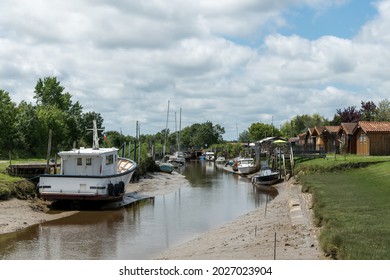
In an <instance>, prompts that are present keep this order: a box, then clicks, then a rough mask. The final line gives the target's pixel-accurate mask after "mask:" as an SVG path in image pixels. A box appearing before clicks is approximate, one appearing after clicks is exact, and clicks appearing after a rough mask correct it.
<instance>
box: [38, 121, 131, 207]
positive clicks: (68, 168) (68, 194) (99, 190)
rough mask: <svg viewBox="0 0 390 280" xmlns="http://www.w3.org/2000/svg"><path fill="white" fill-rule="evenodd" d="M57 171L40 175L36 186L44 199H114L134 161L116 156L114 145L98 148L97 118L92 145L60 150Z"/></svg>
mask: <svg viewBox="0 0 390 280" xmlns="http://www.w3.org/2000/svg"><path fill="white" fill-rule="evenodd" d="M58 155H59V156H60V158H61V170H60V173H59V174H43V175H40V177H39V182H38V185H37V189H38V192H39V195H40V197H41V198H43V199H46V200H83V201H84V200H89V201H103V202H104V201H107V202H109V201H116V200H121V199H122V198H123V196H124V194H125V193H126V189H127V185H128V184H129V181H130V179H131V177H132V175H133V173H134V171H135V169H136V167H137V164H136V163H135V162H134V161H132V160H130V159H126V158H120V157H119V156H118V149H117V148H99V139H98V134H97V127H96V121H94V122H93V145H92V148H83V147H80V148H79V149H73V150H71V151H63V152H59V153H58Z"/></svg>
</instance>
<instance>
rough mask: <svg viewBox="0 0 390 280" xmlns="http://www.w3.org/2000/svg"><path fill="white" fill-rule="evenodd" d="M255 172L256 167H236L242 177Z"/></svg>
mask: <svg viewBox="0 0 390 280" xmlns="http://www.w3.org/2000/svg"><path fill="white" fill-rule="evenodd" d="M256 170H257V169H256V166H238V171H239V172H240V173H241V174H243V175H247V174H252V173H255V172H256Z"/></svg>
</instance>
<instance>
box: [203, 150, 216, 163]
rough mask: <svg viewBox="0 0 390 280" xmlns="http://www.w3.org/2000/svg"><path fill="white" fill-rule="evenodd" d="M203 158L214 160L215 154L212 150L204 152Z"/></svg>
mask: <svg viewBox="0 0 390 280" xmlns="http://www.w3.org/2000/svg"><path fill="white" fill-rule="evenodd" d="M204 159H205V160H207V161H214V160H215V154H214V152H210V151H208V152H205V153H204Z"/></svg>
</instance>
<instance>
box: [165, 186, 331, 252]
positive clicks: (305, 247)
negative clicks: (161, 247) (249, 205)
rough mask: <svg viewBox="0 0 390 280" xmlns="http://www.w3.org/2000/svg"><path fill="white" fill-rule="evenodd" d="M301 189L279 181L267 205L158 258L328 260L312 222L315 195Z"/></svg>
mask: <svg viewBox="0 0 390 280" xmlns="http://www.w3.org/2000/svg"><path fill="white" fill-rule="evenodd" d="M300 188H301V187H300V186H299V185H296V184H294V181H293V180H290V181H288V182H284V183H281V184H278V185H277V189H278V191H279V195H278V196H277V197H276V198H275V199H274V200H273V201H271V202H270V203H269V204H268V205H267V206H264V207H260V208H258V209H256V210H254V211H252V212H250V213H248V214H246V215H243V216H241V217H239V218H238V219H236V220H234V221H232V222H230V223H228V224H225V225H223V226H221V227H218V228H214V229H212V230H210V231H209V232H207V233H205V234H203V235H201V236H199V237H198V238H196V239H194V240H191V241H189V242H187V243H185V244H182V245H180V246H178V247H175V248H173V249H171V250H168V251H167V252H164V253H163V254H161V256H159V257H158V259H180V260H191V259H192V260H211V259H215V260H224V259H226V260H228V259H231V260H253V259H268V260H272V259H274V258H275V259H284V260H300V259H301V260H318V259H324V254H323V252H322V251H321V249H320V248H319V245H318V242H317V233H318V229H317V228H316V227H315V226H314V225H313V224H312V211H311V210H310V206H311V196H310V195H309V194H303V193H301V189H300ZM275 234H276V239H275ZM275 240H276V242H275ZM275 244H276V246H275Z"/></svg>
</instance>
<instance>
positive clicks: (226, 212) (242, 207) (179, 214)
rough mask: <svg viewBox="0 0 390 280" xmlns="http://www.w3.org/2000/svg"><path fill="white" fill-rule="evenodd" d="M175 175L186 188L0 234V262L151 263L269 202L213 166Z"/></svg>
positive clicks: (190, 167)
mask: <svg viewBox="0 0 390 280" xmlns="http://www.w3.org/2000/svg"><path fill="white" fill-rule="evenodd" d="M181 173H182V174H183V175H185V176H186V178H187V179H188V181H189V183H190V184H189V185H188V186H185V187H181V188H179V189H177V190H176V191H174V192H172V193H169V194H166V195H161V196H156V197H154V198H151V199H145V200H141V201H138V202H135V203H133V204H132V205H131V206H129V207H126V208H120V209H117V210H105V211H93V210H85V211H80V212H79V213H77V214H75V215H73V216H70V217H66V218H62V219H59V220H54V221H50V222H45V223H42V224H40V225H36V226H31V227H29V228H27V229H25V230H22V231H19V232H17V233H11V234H5V235H1V236H0V258H1V259H27V260H28V259H92V260H93V259H107V260H109V259H152V258H154V257H156V256H157V255H158V254H160V253H162V252H163V251H164V250H166V249H169V248H172V247H174V246H176V245H178V244H180V243H183V242H186V241H188V240H190V239H193V238H195V237H196V236H198V235H199V234H202V233H204V232H206V231H208V230H209V229H211V228H213V227H216V226H219V225H222V224H224V223H226V222H229V221H231V220H233V219H235V218H237V217H238V216H241V215H243V214H245V213H247V212H249V211H251V210H254V209H255V208H257V207H259V206H261V205H265V204H266V203H267V202H269V201H270V200H271V199H272V197H271V196H268V195H267V194H264V193H261V192H259V191H256V189H254V188H253V187H252V184H251V182H250V180H248V179H247V178H244V177H240V176H237V175H233V174H229V173H227V172H224V171H223V170H219V169H216V168H215V166H214V164H213V163H209V162H191V163H186V166H185V167H183V168H182V169H181Z"/></svg>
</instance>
